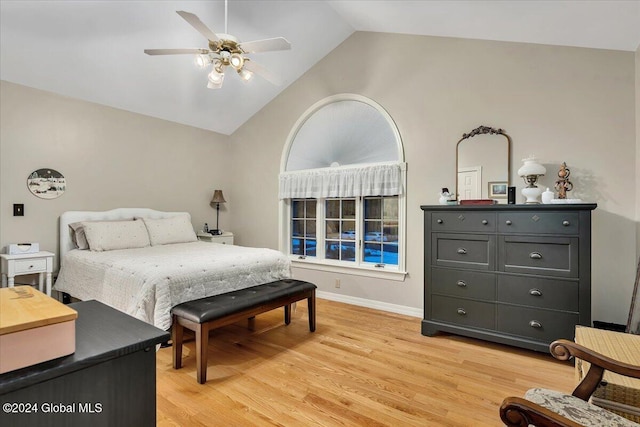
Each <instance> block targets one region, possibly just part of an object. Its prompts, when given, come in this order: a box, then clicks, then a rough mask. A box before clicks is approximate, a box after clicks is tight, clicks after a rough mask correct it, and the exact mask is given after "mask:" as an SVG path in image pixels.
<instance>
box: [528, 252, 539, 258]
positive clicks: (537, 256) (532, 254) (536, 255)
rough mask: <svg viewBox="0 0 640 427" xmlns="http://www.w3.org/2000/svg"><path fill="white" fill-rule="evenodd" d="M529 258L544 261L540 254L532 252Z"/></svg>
mask: <svg viewBox="0 0 640 427" xmlns="http://www.w3.org/2000/svg"><path fill="white" fill-rule="evenodd" d="M529 258H531V259H542V254H541V253H540V252H531V253H530V254H529Z"/></svg>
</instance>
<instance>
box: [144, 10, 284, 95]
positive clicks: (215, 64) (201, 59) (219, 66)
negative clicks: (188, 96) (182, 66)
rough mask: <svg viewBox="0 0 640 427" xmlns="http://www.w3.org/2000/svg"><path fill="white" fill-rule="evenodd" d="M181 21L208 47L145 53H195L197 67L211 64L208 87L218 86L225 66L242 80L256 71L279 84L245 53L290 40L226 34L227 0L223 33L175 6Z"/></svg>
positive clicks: (281, 46)
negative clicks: (244, 38) (247, 38)
mask: <svg viewBox="0 0 640 427" xmlns="http://www.w3.org/2000/svg"><path fill="white" fill-rule="evenodd" d="M176 13H177V14H178V15H180V16H181V17H182V18H183V19H184V20H185V21H187V22H188V23H189V24H190V25H191V26H192V27H193V28H195V29H196V30H197V31H198V32H199V33H200V34H202V35H203V36H205V37H206V38H207V40H208V42H209V48H193V49H145V50H144V53H146V54H147V55H182V54H188V55H193V54H195V55H197V56H196V65H197V66H198V67H200V68H206V67H207V66H208V65H210V64H211V65H212V70H211V73H209V75H208V78H209V82H208V84H207V87H208V88H209V89H219V88H221V87H222V82H223V80H224V73H225V69H226V68H227V67H231V69H233V70H235V71H236V72H237V73H238V75H239V76H240V78H242V80H244V81H248V80H250V79H251V78H252V77H253V75H254V74H258V75H260V76H261V77H263V78H264V79H265V80H267V81H269V82H271V83H273V84H275V85H280V83H281V82H280V79H278V78H277V77H276V76H274V75H273V74H271V73H270V72H269V71H268V70H267V69H266V68H264V67H263V66H262V65H260V64H258V63H256V62H255V61H253V60H252V59H251V58H249V57H248V56H247V54H249V53H256V52H267V51H274V50H288V49H291V43H289V42H288V41H287V39H285V38H284V37H275V38H271V39H263V40H254V41H250V42H244V43H243V42H240V41H239V40H238V39H237V38H236V37H234V36H232V35H230V34H226V32H227V0H225V2H224V13H225V17H224V30H225V33H223V34H216V33H214V32H213V31H211V30H210V29H209V28H208V27H207V26H206V25H205V24H203V23H202V21H201V20H200V18H198V17H197V16H196V15H194V14H193V13H189V12H185V11H182V10H179V11H177V12H176Z"/></svg>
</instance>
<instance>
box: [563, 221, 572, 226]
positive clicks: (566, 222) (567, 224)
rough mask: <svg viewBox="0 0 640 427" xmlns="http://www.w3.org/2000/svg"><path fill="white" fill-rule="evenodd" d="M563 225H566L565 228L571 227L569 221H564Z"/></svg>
mask: <svg viewBox="0 0 640 427" xmlns="http://www.w3.org/2000/svg"><path fill="white" fill-rule="evenodd" d="M562 225H564V226H565V227H568V226H569V225H570V223H569V221H562Z"/></svg>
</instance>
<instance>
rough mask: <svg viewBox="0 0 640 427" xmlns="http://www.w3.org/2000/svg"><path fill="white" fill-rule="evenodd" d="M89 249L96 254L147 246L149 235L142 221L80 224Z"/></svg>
mask: <svg viewBox="0 0 640 427" xmlns="http://www.w3.org/2000/svg"><path fill="white" fill-rule="evenodd" d="M82 227H84V234H85V235H86V237H87V242H88V243H89V249H91V250H92V251H96V252H102V251H111V250H115V249H134V248H144V247H146V246H149V234H148V233H147V229H146V227H145V226H144V223H143V222H142V221H131V220H128V221H90V222H82Z"/></svg>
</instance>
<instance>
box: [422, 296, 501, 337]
mask: <svg viewBox="0 0 640 427" xmlns="http://www.w3.org/2000/svg"><path fill="white" fill-rule="evenodd" d="M495 313H496V306H495V304H493V303H490V302H480V301H472V300H467V299H462V298H451V297H444V296H440V295H434V296H433V299H432V300H431V318H432V319H434V320H441V321H444V322H450V323H456V324H458V325H465V326H474V327H478V328H483V329H495V327H496V314H495Z"/></svg>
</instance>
